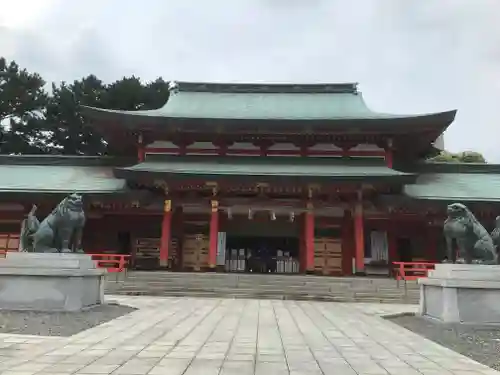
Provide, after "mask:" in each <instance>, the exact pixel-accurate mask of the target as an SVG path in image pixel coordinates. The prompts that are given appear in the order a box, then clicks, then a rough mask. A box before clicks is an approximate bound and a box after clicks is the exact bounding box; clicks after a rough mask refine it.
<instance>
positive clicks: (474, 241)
mask: <svg viewBox="0 0 500 375" xmlns="http://www.w3.org/2000/svg"><path fill="white" fill-rule="evenodd" d="M447 211H448V218H447V219H446V220H445V222H444V227H443V231H444V236H445V238H446V245H447V258H448V261H449V262H452V263H456V261H457V254H456V250H455V249H456V248H455V244H456V247H457V248H458V250H459V254H460V258H463V260H464V261H465V263H467V264H471V263H472V262H473V261H476V262H479V263H488V264H498V256H497V252H496V250H495V246H494V244H493V240H492V238H491V236H490V235H489V233H488V232H487V231H486V229H485V228H484V227H483V226H482V225H481V223H480V222H479V221H478V220H477V219H476V217H475V216H474V214H473V213H472V212H471V211H470V210H469V209H468V208H467V207H466V206H465V205H463V204H461V203H453V204H450V205H448V208H447Z"/></svg>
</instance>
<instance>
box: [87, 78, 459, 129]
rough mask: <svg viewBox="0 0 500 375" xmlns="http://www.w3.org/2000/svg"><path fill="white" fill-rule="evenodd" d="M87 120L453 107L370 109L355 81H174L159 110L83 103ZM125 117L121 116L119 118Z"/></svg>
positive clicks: (359, 115) (337, 115)
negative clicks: (238, 82)
mask: <svg viewBox="0 0 500 375" xmlns="http://www.w3.org/2000/svg"><path fill="white" fill-rule="evenodd" d="M84 113H85V114H87V115H88V116H89V117H93V118H111V117H112V115H113V114H114V115H117V116H120V117H121V118H122V121H125V117H127V118H128V120H129V121H132V120H133V119H134V118H144V119H148V118H149V119H154V118H174V119H219V120H222V119H231V120H313V121H321V120H323V121H325V120H386V119H418V118H421V119H436V120H438V121H439V120H440V121H441V122H447V124H449V123H451V121H453V118H454V116H455V111H450V112H442V113H436V114H425V115H395V114H387V113H378V112H374V111H372V110H370V109H369V108H368V107H367V105H366V103H365V102H364V100H363V97H362V95H361V93H360V92H358V91H357V85H356V84H318V85H293V84H289V85H285V84H282V85H272V84H267V85H266V84H260V85H259V84H203V83H186V82H179V83H175V84H174V85H173V89H172V90H171V94H170V98H169V100H168V101H167V103H166V104H165V105H164V106H163V107H162V108H159V109H154V110H138V111H118V110H108V109H100V108H94V107H84ZM123 116H125V117H123Z"/></svg>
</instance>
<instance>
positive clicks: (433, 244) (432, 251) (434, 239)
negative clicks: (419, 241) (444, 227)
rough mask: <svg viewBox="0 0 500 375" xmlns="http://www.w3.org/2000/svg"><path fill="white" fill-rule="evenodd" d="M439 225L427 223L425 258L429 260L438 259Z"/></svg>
mask: <svg viewBox="0 0 500 375" xmlns="http://www.w3.org/2000/svg"><path fill="white" fill-rule="evenodd" d="M438 230H439V228H438V227H435V226H432V225H431V224H428V225H427V241H426V248H425V260H426V261H428V262H432V261H437V260H438V256H437V255H438V254H437V252H438V250H437V245H438V240H439V237H438V236H439V234H438Z"/></svg>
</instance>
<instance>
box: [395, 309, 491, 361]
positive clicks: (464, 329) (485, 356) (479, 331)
mask: <svg viewBox="0 0 500 375" xmlns="http://www.w3.org/2000/svg"><path fill="white" fill-rule="evenodd" d="M388 320H390V321H392V322H394V323H396V324H399V325H400V326H402V327H405V328H406V329H409V330H410V331H413V332H415V333H417V334H419V335H420V336H423V337H425V338H428V339H429V340H432V341H434V342H436V343H438V344H440V345H442V346H445V347H447V348H449V349H452V350H454V351H456V352H458V353H460V354H463V355H465V356H467V357H469V358H472V359H473V360H475V361H477V362H480V363H482V364H484V365H486V366H489V367H491V368H493V369H495V370H500V326H498V325H496V326H491V325H488V326H483V325H465V324H443V323H439V322H436V321H433V320H430V319H426V318H422V317H419V316H400V317H396V318H389V319H388Z"/></svg>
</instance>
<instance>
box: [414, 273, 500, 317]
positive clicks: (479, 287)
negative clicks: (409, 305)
mask: <svg viewBox="0 0 500 375" xmlns="http://www.w3.org/2000/svg"><path fill="white" fill-rule="evenodd" d="M418 283H419V284H420V314H421V315H423V316H427V317H431V318H434V319H438V320H440V321H442V322H445V323H475V324H500V303H499V301H500V265H484V264H437V265H436V269H435V270H433V271H430V272H429V277H428V278H423V279H419V280H418Z"/></svg>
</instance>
